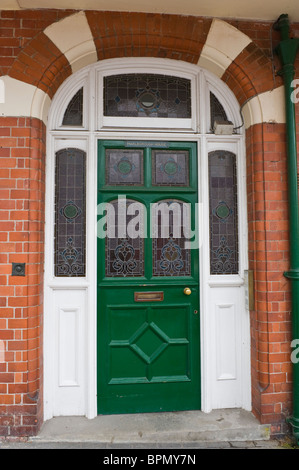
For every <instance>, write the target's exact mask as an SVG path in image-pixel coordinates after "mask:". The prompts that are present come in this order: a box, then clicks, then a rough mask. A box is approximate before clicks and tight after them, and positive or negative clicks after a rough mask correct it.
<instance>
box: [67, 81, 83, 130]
mask: <svg viewBox="0 0 299 470" xmlns="http://www.w3.org/2000/svg"><path fill="white" fill-rule="evenodd" d="M82 124H83V88H80V90H79V91H77V93H76V94H75V95H74V96H73V98H72V99H71V101H70V102H69V104H68V106H67V108H66V110H65V113H64V116H63V120H62V125H63V126H82Z"/></svg>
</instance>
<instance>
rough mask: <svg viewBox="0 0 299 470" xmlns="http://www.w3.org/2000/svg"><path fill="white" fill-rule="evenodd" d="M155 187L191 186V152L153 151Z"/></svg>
mask: <svg viewBox="0 0 299 470" xmlns="http://www.w3.org/2000/svg"><path fill="white" fill-rule="evenodd" d="M152 178H153V185H154V186H189V152H188V151H179V150H153V157H152Z"/></svg>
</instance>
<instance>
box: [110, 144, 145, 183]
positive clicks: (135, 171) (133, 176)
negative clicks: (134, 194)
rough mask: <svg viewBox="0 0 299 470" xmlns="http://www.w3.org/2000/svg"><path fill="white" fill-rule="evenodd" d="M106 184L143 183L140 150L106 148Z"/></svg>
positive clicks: (141, 154)
mask: <svg viewBox="0 0 299 470" xmlns="http://www.w3.org/2000/svg"><path fill="white" fill-rule="evenodd" d="M106 184H109V185H110V184H111V185H126V184H134V185H141V184H143V152H142V150H121V149H107V150H106Z"/></svg>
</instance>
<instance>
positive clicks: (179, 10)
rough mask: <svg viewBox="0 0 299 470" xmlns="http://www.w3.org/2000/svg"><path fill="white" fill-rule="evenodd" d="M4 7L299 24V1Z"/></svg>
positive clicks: (22, 0) (16, 1)
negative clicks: (282, 20)
mask: <svg viewBox="0 0 299 470" xmlns="http://www.w3.org/2000/svg"><path fill="white" fill-rule="evenodd" d="M1 8H2V10H3V9H6V10H19V9H26V8H58V9H62V10H64V9H75V10H102V11H139V12H149V13H170V14H179V15H195V16H210V17H218V18H246V19H254V20H267V21H275V20H276V19H277V18H278V16H279V15H280V14H281V13H288V14H289V16H290V18H291V20H292V21H299V8H298V0H285V1H284V2H283V4H282V2H281V1H278V0H263V2H260V1H258V0H251V1H250V2H245V1H242V2H240V0H227V1H226V2H223V1H219V0H201V1H198V0H185V1H184V2H181V1H179V0H164V1H163V2H161V1H159V0H151V1H150V2H149V1H145V0H143V1H141V2H140V1H139V0H108V1H107V0H101V2H99V0H1Z"/></svg>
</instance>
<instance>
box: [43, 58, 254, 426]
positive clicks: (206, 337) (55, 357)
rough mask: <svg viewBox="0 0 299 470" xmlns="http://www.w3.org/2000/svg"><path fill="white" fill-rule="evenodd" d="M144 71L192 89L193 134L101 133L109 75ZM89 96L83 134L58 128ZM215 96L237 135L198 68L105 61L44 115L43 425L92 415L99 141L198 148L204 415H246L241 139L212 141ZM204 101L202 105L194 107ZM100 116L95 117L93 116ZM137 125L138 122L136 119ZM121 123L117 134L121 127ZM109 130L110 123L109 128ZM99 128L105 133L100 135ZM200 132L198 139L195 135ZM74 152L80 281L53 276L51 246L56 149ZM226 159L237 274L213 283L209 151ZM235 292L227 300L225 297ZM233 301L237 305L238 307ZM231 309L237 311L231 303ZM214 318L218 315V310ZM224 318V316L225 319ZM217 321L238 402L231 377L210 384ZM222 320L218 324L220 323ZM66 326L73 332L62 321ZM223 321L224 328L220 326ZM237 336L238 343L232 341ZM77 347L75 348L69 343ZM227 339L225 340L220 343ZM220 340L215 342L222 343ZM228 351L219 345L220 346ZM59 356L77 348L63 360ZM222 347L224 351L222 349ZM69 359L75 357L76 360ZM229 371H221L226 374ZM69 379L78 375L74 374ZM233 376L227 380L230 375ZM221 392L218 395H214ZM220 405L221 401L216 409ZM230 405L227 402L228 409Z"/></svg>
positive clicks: (72, 83) (222, 90)
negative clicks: (224, 153)
mask: <svg viewBox="0 0 299 470" xmlns="http://www.w3.org/2000/svg"><path fill="white" fill-rule="evenodd" d="M125 66H126V67H127V69H128V70H134V71H140V70H142V71H148V73H153V70H155V71H156V72H157V73H158V71H160V73H162V72H161V71H163V73H164V74H165V75H167V74H168V75H171V74H172V73H174V71H175V73H176V74H177V75H180V74H182V76H184V77H186V76H189V77H190V79H192V80H193V82H192V83H193V85H192V86H193V98H192V103H193V110H194V113H193V117H192V120H191V124H190V126H191V127H190V129H184V130H181V129H179V128H178V129H175V128H174V129H173V130H172V131H169V130H167V129H165V128H164V129H163V128H161V129H158V130H157V129H156V130H155V131H153V130H151V129H144V128H142V127H140V126H142V122H141V123H140V125H139V124H138V125H139V127H138V129H136V130H129V129H125V128H124V123H123V122H119V123H118V122H117V120H115V122H114V123H112V124H111V127H110V128H109V129H108V128H107V127H103V126H104V124H105V123H104V124H103V120H102V118H101V116H102V114H101V113H102V107H101V104H100V103H99V96H100V93H99V84H100V83H101V80H100V79H99V77H102V75H101V74H103V73H105V71H106V72H107V71H108V72H109V73H114V72H115V71H116V73H117V71H119V70H124V67H125ZM81 86H84V87H85V98H84V108H85V114H84V125H83V127H82V128H81V129H80V130H78V129H77V130H75V129H72V128H65V127H63V128H62V127H61V126H60V123H61V118H62V115H63V112H64V109H65V108H66V106H67V104H68V102H69V100H70V99H71V98H72V96H73V95H74V93H75V92H76V90H78V89H79V88H80V87H81ZM209 90H212V91H213V93H215V94H216V96H217V97H218V98H219V100H221V102H222V103H223V105H224V107H225V109H226V111H227V114H228V117H229V118H230V119H231V120H232V121H233V122H234V123H235V125H236V127H237V126H240V125H241V124H242V121H241V117H240V114H239V107H238V104H237V101H236V99H235V97H234V96H233V95H232V93H231V91H230V90H229V89H228V88H227V87H226V85H225V84H224V83H223V82H221V80H220V79H218V78H217V77H214V76H213V75H212V74H210V73H208V72H206V71H203V70H202V69H200V68H199V67H197V66H194V65H190V64H186V63H184V62H179V61H173V60H168V59H137V58H135V59H109V60H107V61H101V62H100V63H98V64H95V65H92V66H88V67H86V68H84V69H82V70H81V71H79V72H77V73H76V74H74V75H73V76H72V77H70V78H69V79H67V80H66V82H65V83H64V84H63V85H62V86H61V87H60V89H59V90H58V92H57V93H56V95H55V97H54V99H53V102H52V106H51V109H50V113H49V121H48V133H47V162H46V172H47V174H46V228H45V233H46V237H45V280H44V285H45V291H44V419H45V420H47V419H50V418H51V417H53V416H57V415H68V414H72V415H74V414H78V415H84V416H87V417H88V418H93V417H95V416H96V415H97V405H96V394H97V390H96V383H97V380H96V374H97V354H96V351H97V348H96V346H97V340H96V331H97V328H96V326H97V322H96V291H97V289H96V272H97V271H96V259H97V257H96V212H97V207H96V201H97V198H96V191H97V171H96V168H97V141H98V139H103V140H109V139H110V140H148V141H154V140H159V141H162V140H166V141H180V142H183V141H193V142H197V144H198V160H199V165H198V167H199V174H198V187H199V194H198V200H199V202H201V203H202V205H201V206H200V205H199V207H201V209H202V210H200V214H199V216H200V218H199V220H201V221H202V223H201V227H200V228H201V229H202V232H201V239H202V246H201V249H200V263H199V266H200V305H201V396H202V407H201V409H202V411H204V412H209V411H211V410H212V409H213V408H219V407H221V408H223V407H224V408H225V407H236V406H237V407H241V408H244V409H247V410H249V409H251V387H250V325H249V312H247V311H246V310H245V292H244V270H246V269H247V252H248V250H247V209H246V208H247V203H246V166H245V145H244V134H234V135H232V136H215V135H214V134H210V133H209V128H210V123H209V122H208V119H206V116H207V115H208V113H207V110H208V107H207V106H208V99H207V96H208V93H209ZM197 97H200V99H197ZM99 116H100V117H99ZM141 119H142V118H141ZM118 124H119V125H118ZM105 125H106V124H105ZM100 126H102V128H100ZM199 130H201V132H199ZM68 147H77V148H80V149H81V150H84V151H85V152H86V154H87V173H86V175H87V193H86V201H87V214H86V226H87V227H89V229H88V230H87V234H86V237H87V238H86V240H87V256H86V263H87V275H86V278H55V277H54V267H53V259H54V255H53V240H54V189H55V188H54V175H55V168H54V167H55V164H54V156H55V152H56V151H57V150H60V149H62V148H68ZM220 147H221V149H222V150H229V151H232V152H234V153H235V154H236V155H237V172H238V201H239V202H238V207H239V217H238V220H239V245H240V273H239V275H235V276H232V275H230V276H210V274H209V250H208V249H207V247H208V246H209V224H208V221H209V208H208V201H209V199H208V178H207V176H208V164H207V163H208V162H207V154H208V152H209V151H212V150H216V149H219V148H220ZM229 292H230V293H231V294H229V295H228V293H229ZM234 299H237V300H236V301H234ZM234 302H235V303H234ZM219 309H220V310H219ZM225 309H226V310H225ZM219 312H224V313H225V314H226V313H227V314H228V316H227V318H228V322H230V323H229V324H230V325H231V324H232V323H231V322H234V321H236V322H237V323H236V327H237V328H238V331H237V332H236V333H238V334H236V335H235V336H236V338H235V339H236V340H237V343H236V344H235V346H236V348H237V349H236V353H237V355H238V357H237V360H238V364H237V372H238V378H237V380H238V384H237V388H238V387H239V392H238V399H237V400H235V402H234V401H231V400H230V395H231V393H232V389H234V390H235V389H236V386H235V385H234V386H233V385H232V384H233V383H235V382H234V381H236V379H234V377H233V375H232V374H231V375H230V377H228V376H227V380H225V378H224V379H223V377H224V375H225V374H224V375H223V374H222V376H223V377H222V376H221V377H220V378H219V377H216V375H215V370H216V369H217V367H218V366H217V361H219V355H217V348H216V338H215V334H214V332H215V321H216V318H217V315H218V314H219ZM223 318H224V317H223ZM68 321H69V322H70V323H71V328H70V331H71V332H73V333H72V334H73V336H72V337H68V335H69V334H71V333H69V332H68V328H67V325H68V323H67V322H68ZM225 324H226V321H224V325H225ZM237 336H238V338H239V339H237ZM74 338H75V339H74ZM224 338H225V337H224ZM224 338H222V339H221V338H220V339H221V341H224ZM223 344H224V343H223ZM63 345H65V347H70V348H74V354H72V356H67V354H66V353H65V351H64V350H63V347H64V346H63ZM224 347H225V346H224ZM73 356H74V357H73ZM68 365H69V366H70V367H69V370H76V375H74V377H72V376H70V377H68V376H67V374H66V375H65V377H64V376H63V374H64V372H63V371H64V370H67V369H68ZM225 367H226V366H225ZM74 374H75V373H74ZM228 374H230V371H228ZM217 390H218V391H217ZM221 396H223V398H224V401H223V400H221V398H220V397H221ZM225 400H226V401H225Z"/></svg>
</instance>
